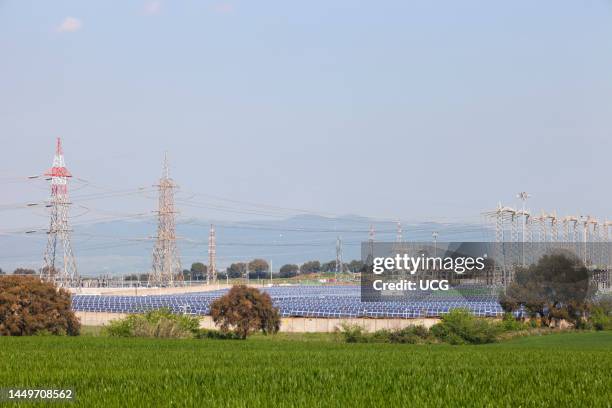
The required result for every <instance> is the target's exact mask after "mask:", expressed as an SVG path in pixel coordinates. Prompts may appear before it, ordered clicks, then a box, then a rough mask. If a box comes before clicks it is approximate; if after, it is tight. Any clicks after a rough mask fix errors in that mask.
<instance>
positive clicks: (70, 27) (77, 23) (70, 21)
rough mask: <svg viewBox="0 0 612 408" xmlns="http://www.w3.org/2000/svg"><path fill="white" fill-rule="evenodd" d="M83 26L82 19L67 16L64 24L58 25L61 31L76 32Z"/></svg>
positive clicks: (58, 29)
mask: <svg viewBox="0 0 612 408" xmlns="http://www.w3.org/2000/svg"><path fill="white" fill-rule="evenodd" d="M82 27H83V23H82V22H81V20H79V19H78V18H75V17H66V18H65V19H64V21H62V24H60V25H59V27H57V31H59V32H60V33H74V32H75V31H79V30H80V29H81V28H82Z"/></svg>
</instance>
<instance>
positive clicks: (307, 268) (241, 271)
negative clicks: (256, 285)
mask: <svg viewBox="0 0 612 408" xmlns="http://www.w3.org/2000/svg"><path fill="white" fill-rule="evenodd" d="M362 269H363V262H362V261H360V260H352V261H351V262H348V263H344V265H343V267H342V272H343V273H358V272H361V270H362ZM335 271H336V261H335V260H332V261H329V262H325V263H321V262H320V261H316V260H313V261H307V262H304V263H303V264H301V265H297V264H285V265H283V266H281V267H280V269H279V271H278V272H274V274H273V277H274V278H293V277H296V276H299V275H307V274H311V273H322V272H323V273H325V272H328V273H329V272H335ZM247 272H248V276H249V279H269V278H270V265H269V263H268V261H266V260H265V259H259V258H257V259H253V260H252V261H250V262H235V263H232V264H231V265H230V266H228V267H227V268H226V269H225V271H217V278H218V279H227V278H229V279H240V278H245V277H246V276H247ZM207 274H208V266H207V265H205V264H204V263H202V262H194V263H193V264H191V268H189V269H184V270H183V276H182V278H183V280H185V281H206V275H207ZM148 279H149V275H148V274H146V273H143V274H131V275H127V276H126V277H125V280H126V281H133V282H136V281H141V282H144V281H147V280H148Z"/></svg>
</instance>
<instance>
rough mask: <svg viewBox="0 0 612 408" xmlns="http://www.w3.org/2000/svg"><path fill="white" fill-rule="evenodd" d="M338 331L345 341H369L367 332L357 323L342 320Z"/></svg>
mask: <svg viewBox="0 0 612 408" xmlns="http://www.w3.org/2000/svg"><path fill="white" fill-rule="evenodd" d="M339 333H340V335H341V336H342V338H343V339H344V341H345V342H347V343H368V342H369V341H370V338H369V336H368V333H367V332H366V331H365V329H364V328H363V327H361V326H360V325H358V324H351V323H346V322H342V323H341V324H340V330H339Z"/></svg>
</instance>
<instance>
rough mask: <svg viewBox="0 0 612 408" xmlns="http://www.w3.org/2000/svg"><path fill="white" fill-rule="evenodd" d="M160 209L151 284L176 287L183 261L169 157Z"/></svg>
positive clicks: (162, 178)
mask: <svg viewBox="0 0 612 408" xmlns="http://www.w3.org/2000/svg"><path fill="white" fill-rule="evenodd" d="M157 187H158V188H159V208H158V211H157V240H156V241H155V247H154V249H153V271H152V272H151V274H150V275H149V283H150V284H153V285H157V286H164V285H168V286H174V284H175V282H174V276H175V274H176V275H177V277H178V279H179V280H181V281H182V280H183V279H182V278H183V272H182V270H181V260H180V259H179V255H178V250H177V248H176V210H175V207H174V190H175V189H176V188H177V185H176V184H175V183H174V180H172V179H171V178H170V175H169V170H168V155H167V154H166V155H164V164H163V169H162V176H161V178H160V179H159V185H158V186H157Z"/></svg>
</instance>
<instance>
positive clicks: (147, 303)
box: [72, 286, 503, 318]
mask: <svg viewBox="0 0 612 408" xmlns="http://www.w3.org/2000/svg"><path fill="white" fill-rule="evenodd" d="M470 289H474V288H470ZM476 289H478V288H476ZM481 289H483V290H481V291H480V294H478V293H479V292H478V290H476V291H475V292H476V294H468V295H465V294H463V295H457V294H450V295H443V294H441V293H440V292H420V293H419V294H418V295H415V296H410V297H408V296H407V297H406V299H405V300H402V301H396V300H394V301H390V302H361V297H360V287H359V286H280V287H271V288H265V289H263V290H264V291H266V292H268V293H269V294H270V296H271V297H272V299H273V301H274V305H275V306H276V307H278V308H279V310H280V313H281V315H282V316H283V317H289V316H295V317H337V318H345V317H386V318H418V317H438V316H440V315H442V314H444V313H448V311H449V310H451V309H456V308H466V309H469V310H470V311H472V313H474V314H475V315H477V316H499V315H501V314H503V311H502V308H501V306H500V305H499V303H498V301H497V296H496V295H495V294H494V293H493V291H492V290H490V291H487V290H486V289H487V288H481ZM224 293H226V290H217V291H212V292H198V293H186V294H177V295H147V296H107V295H74V296H73V298H72V308H73V310H75V311H85V312H114V313H142V312H146V311H148V310H155V309H159V308H162V307H167V308H170V309H171V310H172V311H173V312H175V313H188V314H196V315H207V314H210V309H209V305H210V303H211V302H212V301H213V300H215V299H217V298H218V297H220V296H222V295H223V294H224Z"/></svg>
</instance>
